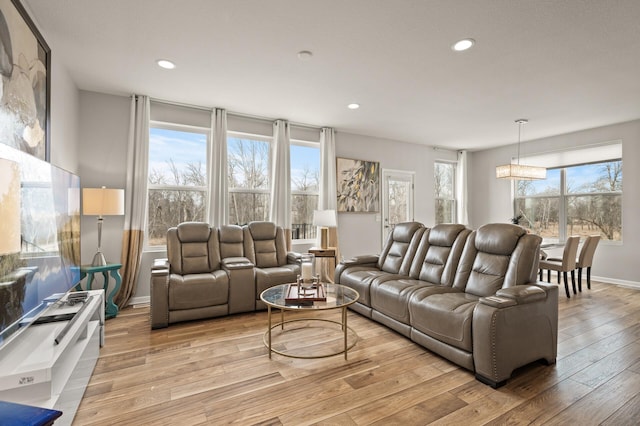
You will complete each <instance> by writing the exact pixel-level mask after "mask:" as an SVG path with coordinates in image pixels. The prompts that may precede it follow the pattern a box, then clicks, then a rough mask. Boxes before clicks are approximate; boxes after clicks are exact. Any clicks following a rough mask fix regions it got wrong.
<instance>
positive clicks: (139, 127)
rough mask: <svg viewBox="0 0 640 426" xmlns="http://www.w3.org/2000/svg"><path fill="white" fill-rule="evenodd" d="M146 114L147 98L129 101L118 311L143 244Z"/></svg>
mask: <svg viewBox="0 0 640 426" xmlns="http://www.w3.org/2000/svg"><path fill="white" fill-rule="evenodd" d="M149 110H150V108H149V97H148V96H132V97H131V115H130V120H129V140H128V147H127V183H126V189H125V193H124V194H125V203H124V205H125V216H124V231H123V237H122V256H121V263H122V286H121V287H120V291H119V293H118V294H117V295H116V303H117V304H118V306H120V307H121V308H122V307H124V306H126V305H127V302H128V301H129V299H130V298H131V295H132V294H133V293H135V289H136V283H137V277H138V272H139V270H140V260H141V256H142V247H143V244H144V230H145V224H146V217H147V181H148V178H149V176H148V175H149V174H148V168H149Z"/></svg>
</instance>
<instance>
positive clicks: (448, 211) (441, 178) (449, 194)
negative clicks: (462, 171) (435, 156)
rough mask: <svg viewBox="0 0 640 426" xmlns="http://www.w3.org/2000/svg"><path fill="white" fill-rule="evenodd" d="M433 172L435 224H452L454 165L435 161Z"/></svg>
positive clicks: (454, 213)
mask: <svg viewBox="0 0 640 426" xmlns="http://www.w3.org/2000/svg"><path fill="white" fill-rule="evenodd" d="M434 172H435V173H434V193H435V208H436V212H435V213H436V224H437V223H454V222H455V221H456V198H455V175H456V166H455V163H446V162H441V161H436V163H435V167H434Z"/></svg>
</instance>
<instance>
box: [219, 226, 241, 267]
mask: <svg viewBox="0 0 640 426" xmlns="http://www.w3.org/2000/svg"><path fill="white" fill-rule="evenodd" d="M218 236H219V239H220V258H222V259H226V258H228V257H244V232H243V231H242V227H240V226H238V225H223V226H221V227H220V229H219V230H218Z"/></svg>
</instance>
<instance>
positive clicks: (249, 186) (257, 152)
mask: <svg viewBox="0 0 640 426" xmlns="http://www.w3.org/2000/svg"><path fill="white" fill-rule="evenodd" d="M270 150H271V143H270V141H269V140H267V139H266V138H265V139H256V138H249V137H240V136H236V135H235V134H234V135H233V136H231V135H230V136H229V137H227V164H228V175H227V176H228V185H229V222H230V223H232V224H236V225H245V224H247V223H249V222H251V221H262V220H268V218H269V208H270V204H269V203H270V193H269V158H270Z"/></svg>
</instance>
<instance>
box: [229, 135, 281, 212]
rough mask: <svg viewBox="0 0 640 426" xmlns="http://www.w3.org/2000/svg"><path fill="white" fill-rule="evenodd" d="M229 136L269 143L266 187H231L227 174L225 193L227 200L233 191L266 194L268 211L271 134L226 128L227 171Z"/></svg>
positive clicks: (269, 199)
mask: <svg viewBox="0 0 640 426" xmlns="http://www.w3.org/2000/svg"><path fill="white" fill-rule="evenodd" d="M229 138H236V139H249V140H254V141H259V142H266V143H268V145H269V155H268V158H267V179H268V184H267V188H235V187H234V188H232V187H231V185H229V180H228V179H229V176H228V175H227V194H228V196H229V200H231V193H232V192H235V193H238V194H243V193H244V194H250V193H257V194H266V195H267V196H268V206H267V211H270V209H271V185H272V184H273V182H271V177H272V176H271V174H272V166H273V164H272V163H273V144H274V140H273V136H272V135H271V136H268V135H259V134H256V133H248V132H240V131H237V130H227V134H226V136H225V143H226V144H227V159H226V161H227V172H228V170H229ZM228 214H229V224H231V202H229V212H228Z"/></svg>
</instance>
